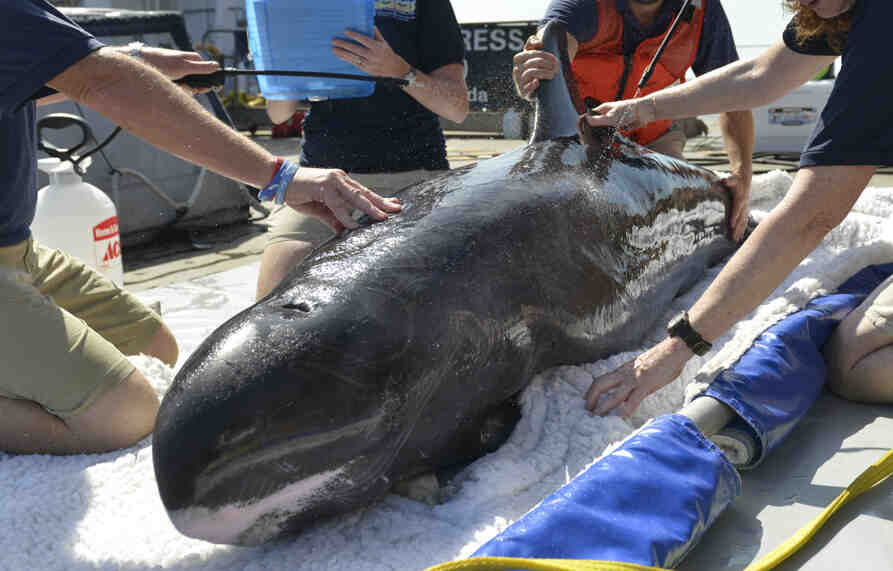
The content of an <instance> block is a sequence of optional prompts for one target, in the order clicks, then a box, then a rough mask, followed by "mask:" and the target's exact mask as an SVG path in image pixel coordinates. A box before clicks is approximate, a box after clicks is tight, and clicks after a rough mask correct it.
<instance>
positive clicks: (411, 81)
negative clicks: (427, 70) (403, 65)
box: [403, 66, 419, 87]
mask: <svg viewBox="0 0 893 571" xmlns="http://www.w3.org/2000/svg"><path fill="white" fill-rule="evenodd" d="M403 81H405V82H406V87H415V86H416V85H418V83H419V82H418V81H417V79H416V71H415V68H414V67H412V66H409V71H407V72H406V75H404V76H403Z"/></svg>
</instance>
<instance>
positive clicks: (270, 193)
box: [257, 157, 300, 204]
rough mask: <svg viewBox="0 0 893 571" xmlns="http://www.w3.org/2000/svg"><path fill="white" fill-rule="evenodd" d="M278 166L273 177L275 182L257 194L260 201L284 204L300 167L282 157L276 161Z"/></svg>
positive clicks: (271, 182) (272, 181)
mask: <svg viewBox="0 0 893 571" xmlns="http://www.w3.org/2000/svg"><path fill="white" fill-rule="evenodd" d="M276 166H277V168H276V173H275V174H274V175H273V180H271V181H270V184H268V185H267V186H265V187H264V188H263V189H261V191H260V192H259V193H258V194H257V198H258V199H259V200H272V201H273V202H275V203H276V204H284V203H285V194H286V192H287V191H288V185H289V184H291V181H292V179H293V178H295V173H296V172H298V169H299V168H300V166H299V165H298V164H297V163H293V162H291V161H289V160H286V159H283V158H282V157H278V158H277V159H276Z"/></svg>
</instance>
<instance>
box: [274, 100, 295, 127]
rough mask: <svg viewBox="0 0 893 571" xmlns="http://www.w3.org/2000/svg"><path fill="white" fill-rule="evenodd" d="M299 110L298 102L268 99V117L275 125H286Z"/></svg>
mask: <svg viewBox="0 0 893 571" xmlns="http://www.w3.org/2000/svg"><path fill="white" fill-rule="evenodd" d="M297 110H298V102H297V101H293V100H289V99H267V117H269V118H270V121H272V122H273V123H275V124H277V125H278V124H279V123H285V122H286V121H288V120H289V119H291V116H292V115H294V114H295V111H297Z"/></svg>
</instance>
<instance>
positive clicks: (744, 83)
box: [588, 42, 835, 128]
mask: <svg viewBox="0 0 893 571" xmlns="http://www.w3.org/2000/svg"><path fill="white" fill-rule="evenodd" d="M834 59H835V56H811V55H803V54H798V53H797V52H795V51H793V50H791V49H790V48H788V47H787V46H785V45H784V43H782V42H779V43H777V44H775V45H774V46H772V47H770V48H769V49H767V50H766V51H764V52H763V53H762V54H760V55H759V56H757V57H756V58H755V59H751V60H742V61H737V62H735V63H732V64H729V65H726V66H723V67H721V68H719V69H715V70H713V71H711V72H710V73H706V74H704V75H702V76H700V77H698V78H697V79H695V80H693V81H688V82H686V83H683V84H681V85H677V86H675V87H670V88H667V89H663V90H661V91H658V92H657V93H653V94H651V95H648V96H646V97H641V98H638V99H629V100H626V101H617V102H612V103H605V104H603V105H601V106H599V107H598V109H596V112H597V113H598V115H596V116H594V117H590V118H589V119H588V121H589V124H590V125H592V126H598V125H617V123H618V121H619V120H620V119H621V118H623V120H624V125H623V128H630V127H637V126H639V125H644V124H647V123H650V122H652V121H654V120H655V119H682V118H684V117H694V116H697V115H707V114H710V113H722V112H727V111H742V110H746V109H752V108H754V107H759V106H761V105H766V104H769V103H771V102H772V101H775V100H776V99H778V98H779V97H781V96H782V95H784V94H785V93H787V92H789V91H791V90H792V89H794V88H796V87H798V86H800V85H803V84H804V83H805V82H806V81H808V80H809V79H810V78H811V77H813V76H815V74H816V73H818V72H819V71H821V70H822V69H824V68H825V67H826V66H827V65H829V64H830V63H831V62H833V61H834Z"/></svg>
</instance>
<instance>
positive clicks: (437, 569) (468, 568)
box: [427, 450, 893, 571]
mask: <svg viewBox="0 0 893 571" xmlns="http://www.w3.org/2000/svg"><path fill="white" fill-rule="evenodd" d="M890 474H893V450H890V451H889V452H887V453H886V454H885V455H884V457H883V458H881V459H880V460H878V461H877V462H875V463H874V464H872V465H871V466H869V467H868V469H867V470H865V471H864V472H862V473H861V474H860V475H859V477H858V478H856V479H855V480H853V483H852V484H850V485H849V486H847V489H846V490H844V491H843V493H841V494H840V495H839V496H837V499H835V500H834V501H833V502H831V505H829V506H828V507H827V508H826V509H825V511H823V512H822V513H821V514H820V515H819V516H818V517H817V518H815V519H814V520H812V521H811V522H810V523H808V524H807V525H805V526H803V527H802V528H801V529H800V531H798V532H797V533H795V534H794V535H793V537H791V538H790V539H788V540H787V541H785V542H784V543H782V544H781V545H779V546H778V547H776V548H775V549H773V550H772V551H770V552H769V553H767V554H766V555H764V556H763V557H762V558H761V559H760V560H759V561H755V562H754V563H751V564H750V565H748V566H747V568H746V569H745V570H744V571H768V570H769V569H774V568H775V567H776V566H778V565H779V564H781V562H782V561H784V560H785V559H787V558H788V557H790V556H791V555H793V554H794V553H796V552H797V550H798V549H800V548H801V547H803V546H804V545H805V544H806V542H807V541H809V540H810V539H811V538H812V536H813V535H815V533H816V532H817V531H818V530H819V529H820V528H821V527H822V526H823V525H825V522H826V521H828V519H829V518H830V517H831V516H832V515H834V513H835V512H837V510H839V509H840V508H841V507H842V506H843V505H844V504H846V503H847V502H849V501H850V500H852V499H853V498H856V497H858V496H860V495H861V494H863V493H864V492H866V491H868V490H870V489H871V488H873V487H874V486H876V485H877V484H879V483H880V482H882V481H884V480H885V479H886V478H887V477H888V476H889V475H890ZM456 569H461V570H463V571H505V570H509V569H524V570H525V571H640V570H657V571H661V568H659V567H648V566H647V565H636V564H635V563H620V562H613V561H589V560H585V559H525V558H520V557H518V558H515V557H473V558H471V559H460V560H459V561H450V562H448V563H441V564H440V565H435V566H434V567H429V568H428V569H427V571H452V570H456Z"/></svg>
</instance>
